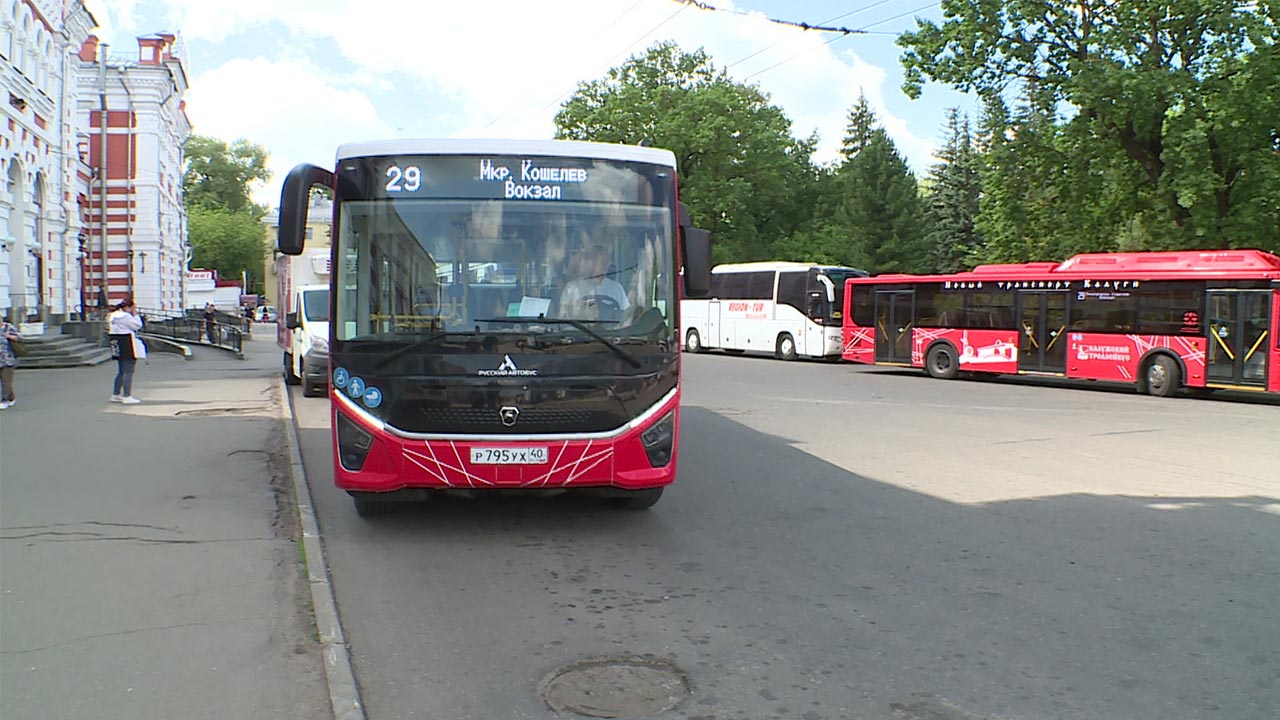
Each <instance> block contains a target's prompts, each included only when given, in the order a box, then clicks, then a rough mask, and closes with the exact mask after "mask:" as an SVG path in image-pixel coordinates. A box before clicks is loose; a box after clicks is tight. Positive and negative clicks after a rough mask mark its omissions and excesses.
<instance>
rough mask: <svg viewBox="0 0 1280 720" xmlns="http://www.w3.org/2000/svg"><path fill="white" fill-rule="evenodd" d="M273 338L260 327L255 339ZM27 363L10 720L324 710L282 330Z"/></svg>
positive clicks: (16, 491) (8, 541) (18, 447)
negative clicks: (115, 390) (92, 361)
mask: <svg viewBox="0 0 1280 720" xmlns="http://www.w3.org/2000/svg"><path fill="white" fill-rule="evenodd" d="M256 329H257V328H255V330H256ZM193 353H194V358H193V359H192V360H190V361H187V360H183V359H182V358H181V357H179V356H176V355H166V354H160V353H156V354H154V355H153V356H152V357H151V359H150V364H147V365H144V364H139V366H138V371H137V375H136V377H135V382H134V395H136V396H137V397H139V398H141V399H142V400H143V404H142V405H135V406H126V405H118V404H111V403H108V402H107V398H108V397H109V395H110V394H111V380H112V378H113V377H114V375H115V363H108V364H104V365H100V366H97V367H91V368H74V369H67V370H27V371H24V370H21V369H20V370H19V371H18V373H17V381H16V385H17V391H18V404H17V406H16V407H13V408H10V409H8V410H4V411H2V412H0V718H4V720H26V719H28V718H32V719H35V718H65V719H69V720H70V719H75V718H85V719H89V718H92V719H94V720H99V719H101V718H131V719H132V718H138V719H143V720H150V719H153V718H155V719H159V718H184V719H186V718H218V719H219V720H222V719H224V718H237V719H241V718H322V717H329V716H331V713H330V708H329V701H328V696H327V690H326V687H325V677H324V667H323V657H322V654H321V652H320V649H319V648H320V646H319V645H318V643H317V641H316V632H315V629H314V625H313V622H312V614H311V607H310V603H311V596H310V592H309V589H308V583H307V577H306V573H305V570H304V569H303V566H302V555H301V550H300V542H298V520H297V509H296V506H295V501H294V498H293V491H292V484H291V482H290V480H289V474H288V469H289V461H288V457H287V454H286V450H285V447H286V446H285V436H284V426H283V423H282V421H281V419H280V409H279V403H280V401H281V395H280V390H279V382H280V381H279V377H280V351H279V350H278V348H276V346H275V338H274V335H273V334H271V333H267V332H264V333H255V334H254V336H253V338H252V339H248V338H246V341H245V354H246V358H247V359H245V360H239V359H236V358H235V357H234V356H232V355H231V354H230V353H226V352H223V351H219V350H214V349H210V348H202V347H196V348H193Z"/></svg>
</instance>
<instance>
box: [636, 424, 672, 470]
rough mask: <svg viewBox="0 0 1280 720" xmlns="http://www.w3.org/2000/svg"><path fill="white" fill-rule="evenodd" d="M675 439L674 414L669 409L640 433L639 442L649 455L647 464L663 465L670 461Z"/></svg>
mask: <svg viewBox="0 0 1280 720" xmlns="http://www.w3.org/2000/svg"><path fill="white" fill-rule="evenodd" d="M675 439H676V414H675V411H674V410H673V411H671V412H669V413H667V414H666V415H663V416H662V419H661V420H659V421H658V422H656V423H654V424H653V426H652V427H650V428H649V429H648V430H645V431H644V432H642V433H640V443H641V444H643V445H644V451H645V453H647V454H648V455H649V464H650V465H652V466H654V467H663V466H665V465H666V464H667V463H669V462H671V448H672V446H673V445H674V444H675Z"/></svg>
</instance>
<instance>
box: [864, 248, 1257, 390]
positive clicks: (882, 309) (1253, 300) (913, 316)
mask: <svg viewBox="0 0 1280 720" xmlns="http://www.w3.org/2000/svg"><path fill="white" fill-rule="evenodd" d="M844 298H845V308H844V333H843V343H844V350H843V352H842V357H843V358H844V359H845V360H849V361H851V362H857V363H867V364H874V365H893V366H900V367H915V368H923V369H924V370H925V371H927V372H928V373H929V375H931V376H933V377H935V378H954V377H956V376H957V375H958V374H959V373H961V372H973V373H978V372H983V373H997V374H1017V375H1032V376H1047V377H1064V378H1080V379H1088V380H1105V381H1112V382H1121V383H1132V384H1136V385H1137V387H1138V389H1139V390H1140V391H1143V392H1147V393H1150V394H1152V395H1158V396H1167V395H1171V394H1173V393H1174V392H1176V391H1178V390H1179V389H1180V388H1208V389H1214V388H1221V389H1231V390H1250V391H1256V392H1280V257H1277V256H1276V255H1273V254H1271V253H1267V252H1262V251H1260V250H1221V251H1187V252H1150V253H1102V254H1085V255H1076V256H1075V257H1073V258H1071V259H1069V260H1067V261H1066V262H1063V263H1061V264H1059V263H1025V264H1015V265H982V266H980V267H977V268H974V269H973V270H972V271H971V272H964V273H958V274H955V275H879V276H875V277H868V278H850V279H849V280H847V281H846V291H845V295H844Z"/></svg>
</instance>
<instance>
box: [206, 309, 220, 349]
mask: <svg viewBox="0 0 1280 720" xmlns="http://www.w3.org/2000/svg"><path fill="white" fill-rule="evenodd" d="M217 327H218V315H217V310H216V309H215V308H214V307H213V303H205V305H204V334H205V335H208V336H209V343H210V344H212V345H217V344H218V339H217V338H215V337H214V333H215V332H216V331H217Z"/></svg>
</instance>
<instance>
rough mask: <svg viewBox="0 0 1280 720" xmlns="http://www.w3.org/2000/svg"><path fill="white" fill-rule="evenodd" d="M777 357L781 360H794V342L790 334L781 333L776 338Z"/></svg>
mask: <svg viewBox="0 0 1280 720" xmlns="http://www.w3.org/2000/svg"><path fill="white" fill-rule="evenodd" d="M778 357H780V358H782V359H783V360H795V359H796V340H795V338H793V337H791V333H782V334H781V335H779V336H778Z"/></svg>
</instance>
